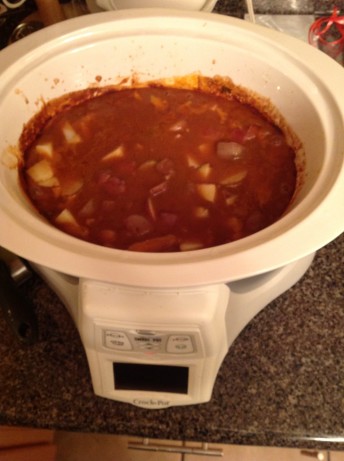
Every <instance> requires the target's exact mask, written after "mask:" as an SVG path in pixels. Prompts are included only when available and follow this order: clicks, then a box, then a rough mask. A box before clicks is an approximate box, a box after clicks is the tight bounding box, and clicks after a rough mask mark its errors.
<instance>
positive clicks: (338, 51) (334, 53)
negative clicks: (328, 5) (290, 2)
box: [308, 7, 344, 65]
mask: <svg viewBox="0 0 344 461" xmlns="http://www.w3.org/2000/svg"><path fill="white" fill-rule="evenodd" d="M308 42H309V43H310V44H311V45H313V46H315V47H316V48H319V49H320V50H321V51H324V53H326V54H328V55H329V56H330V57H331V58H333V59H335V60H336V61H337V62H339V63H340V64H342V65H343V64H344V16H339V9H338V8H337V7H334V8H333V12H332V15H331V16H329V17H328V16H326V17H321V18H319V19H317V20H316V21H315V22H314V23H313V24H312V25H311V27H310V28H309V32H308Z"/></svg>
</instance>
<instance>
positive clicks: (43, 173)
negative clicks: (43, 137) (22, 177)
mask: <svg viewBox="0 0 344 461" xmlns="http://www.w3.org/2000/svg"><path fill="white" fill-rule="evenodd" d="M27 174H28V175H29V176H30V178H31V179H32V180H33V181H35V182H36V183H37V184H41V183H44V182H46V181H48V180H49V179H51V178H53V177H54V170H53V168H52V166H51V163H50V162H49V161H48V160H45V159H43V160H40V161H39V162H37V163H35V164H34V165H32V166H31V167H30V168H29V169H28V170H27Z"/></svg>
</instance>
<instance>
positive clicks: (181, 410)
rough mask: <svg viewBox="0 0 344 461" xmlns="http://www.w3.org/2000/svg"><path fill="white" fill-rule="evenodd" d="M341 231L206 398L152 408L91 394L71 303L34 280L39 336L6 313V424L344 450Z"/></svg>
mask: <svg viewBox="0 0 344 461" xmlns="http://www.w3.org/2000/svg"><path fill="white" fill-rule="evenodd" d="M343 255H344V234H343V235H342V236H341V237H339V238H337V239H336V240H335V241H334V242H332V243H330V244H329V245H328V246H326V247H325V248H323V249H321V250H319V251H318V253H317V255H316V257H315V260H314V261H313V263H312V266H311V267H310V269H309V270H308V272H307V273H306V275H305V276H304V277H303V278H302V279H301V280H300V281H299V282H298V283H297V284H296V285H295V286H294V287H293V288H291V289H290V290H289V291H288V292H286V293H285V294H283V295H282V296H280V297H279V298H278V299H276V300H275V301H274V302H272V303H271V304H270V305H268V306H267V307H265V308H264V309H263V310H262V311H261V312H260V313H259V314H258V316H257V317H256V318H254V319H253V320H252V321H251V322H250V323H249V324H248V326H247V327H246V328H245V329H244V330H243V331H242V333H241V334H240V335H239V337H238V338H237V339H236V341H235V342H234V344H233V345H232V346H231V348H230V350H229V353H228V354H227V356H226V358H225V360H224V362H223V365H222V367H221V369H220V372H219V374H218V377H217V380H216V384H215V387H214V392H213V397H212V399H211V401H210V402H209V403H205V404H200V405H193V406H188V407H174V408H169V409H164V410H145V409H141V408H136V407H134V406H132V405H130V404H125V403H119V402H114V401H111V400H107V399H104V398H100V397H96V396H95V395H94V394H93V391H92V386H91V381H90V376H89V371H88V366H87V361H86V357H85V353H84V350H83V347H82V345H81V342H80V338H79V336H78V332H77V330H76V328H75V326H74V324H73V322H72V319H71V318H70V316H69V314H68V312H67V310H66V309H65V308H64V306H63V305H62V304H61V302H60V301H59V300H58V299H57V298H56V296H55V294H54V293H52V292H51V290H50V289H49V288H48V287H47V286H46V285H45V284H44V283H43V282H42V281H41V280H40V279H39V278H36V277H35V278H34V279H33V280H32V281H31V282H30V283H29V286H27V288H26V290H27V293H28V295H29V297H30V298H31V299H32V301H33V303H34V305H35V306H36V312H37V316H38V320H39V326H40V337H39V341H38V342H37V343H36V344H34V345H33V346H27V347H23V346H21V345H20V344H19V343H17V342H16V340H15V339H14V337H13V336H12V333H11V332H10V331H9V329H8V327H7V324H6V323H5V321H4V318H3V316H2V314H1V313H0V338H1V339H0V358H1V359H0V377H1V379H0V424H13V425H24V426H38V427H46V428H55V429H63V430H72V431H86V432H88V431H89V432H103V433H113V434H126V435H135V436H144V437H151V438H164V439H178V440H189V441H190V440H196V441H208V442H217V443H234V444H254V445H276V446H294V447H296V446H297V447H304V448H307V447H309V448H323V449H324V448H332V449H336V448H338V449H340V448H342V447H343V445H342V442H344V361H343V356H344V264H343V259H344V258H343Z"/></svg>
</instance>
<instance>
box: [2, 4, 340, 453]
mask: <svg viewBox="0 0 344 461" xmlns="http://www.w3.org/2000/svg"><path fill="white" fill-rule="evenodd" d="M273 3H274V2H271V1H269V2H265V4H264V1H263V0H259V1H258V0H257V2H255V6H256V5H257V6H258V5H260V7H259V8H261V9H262V10H264V8H270V10H269V12H271V5H272V4H273ZM286 3H287V2H275V3H274V8H275V9H274V12H288V13H290V12H295V8H294V7H295V5H296V7H297V11H296V12H299V13H305V14H312V13H313V10H314V4H313V2H309V1H303V2H301V1H299V2H295V1H293V2H289V5H293V8H294V9H293V8H291V7H289V10H285V9H284V10H283V11H280V10H279V9H278V8H280V9H281V8H282V5H284V7H283V8H286V7H285V5H286ZM327 3H328V2H327ZM325 4H326V2H322V4H321V5H322V6H324V5H325ZM321 5H320V6H321ZM277 6H278V8H277ZM325 7H326V5H325ZM290 9H292V10H293V11H290ZM217 11H218V12H221V13H226V14H231V15H233V16H239V17H241V16H243V14H244V12H245V6H244V2H242V1H237V2H235V1H231V0H220V1H219V3H218V5H217ZM26 291H27V294H28V296H29V297H30V298H31V299H32V301H33V303H34V305H35V309H36V313H37V316H38V320H39V328H40V334H39V341H38V342H37V343H36V344H34V345H33V346H30V347H23V346H21V345H20V344H18V343H17V342H16V340H15V339H14V337H13V336H12V334H11V332H10V331H9V329H8V327H7V324H6V323H5V320H4V318H3V316H2V313H1V312H0V424H12V425H24V426H34V427H44V428H53V429H61V430H72V431H85V432H102V433H111V434H123V435H134V436H144V437H151V438H163V439H177V440H197V441H208V442H216V443H233V444H254V445H267V446H269V445H276V446H288V447H305V448H307V447H308V448H322V449H324V448H331V449H342V448H343V447H344V444H343V443H344V360H343V357H344V235H342V236H341V237H339V238H338V239H337V240H335V241H334V242H332V243H330V244H329V245H328V246H327V247H325V248H323V249H321V250H320V251H319V252H318V253H317V255H316V258H315V260H314V262H313V264H312V266H311V268H310V269H309V271H308V272H307V274H306V275H305V276H304V277H303V279H302V280H301V281H299V282H298V283H297V284H296V285H295V286H294V287H293V288H292V289H290V290H289V291H288V292H286V293H285V294H284V295H282V296H281V297H279V298H278V299H277V300H275V301H274V302H272V303H271V304H270V305H268V306H267V307H266V308H265V309H263V311H262V312H261V313H260V314H259V315H258V316H257V317H256V318H254V319H253V320H252V321H251V323H250V324H249V325H248V326H247V327H246V328H245V329H244V330H243V331H242V333H241V334H240V336H239V337H238V338H237V340H236V341H235V343H234V344H233V345H232V347H231V348H230V350H229V353H228V354H227V356H226V358H225V361H224V363H223V365H222V367H221V369H220V372H219V374H218V377H217V380H216V384H215V388H214V392H213V397H212V399H211V401H210V402H209V403H205V404H201V405H194V406H189V407H179V408H169V409H165V410H144V409H140V408H136V407H133V406H131V405H129V404H124V403H118V402H114V401H110V400H106V399H103V398H99V397H96V396H95V395H94V394H93V391H92V387H91V380H90V376H89V371H88V365H87V361H86V357H85V353H84V350H83V347H82V345H81V342H80V338H79V336H78V332H77V330H76V328H75V326H74V324H73V322H72V319H71V318H70V316H69V314H68V312H67V311H66V309H65V308H64V306H63V305H62V304H61V302H60V301H59V300H58V299H57V297H56V296H55V294H54V293H53V292H52V291H51V290H50V289H49V288H48V287H47V286H46V285H45V284H44V283H43V282H42V281H40V279H39V278H36V277H35V278H34V279H33V280H32V281H31V282H30V283H29V285H28V286H27V287H26Z"/></svg>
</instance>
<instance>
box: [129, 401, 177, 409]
mask: <svg viewBox="0 0 344 461" xmlns="http://www.w3.org/2000/svg"><path fill="white" fill-rule="evenodd" d="M133 404H134V405H139V406H140V407H151V408H162V407H168V406H169V405H170V404H171V401H170V400H162V399H134V400H133Z"/></svg>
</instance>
